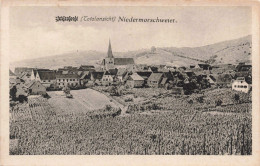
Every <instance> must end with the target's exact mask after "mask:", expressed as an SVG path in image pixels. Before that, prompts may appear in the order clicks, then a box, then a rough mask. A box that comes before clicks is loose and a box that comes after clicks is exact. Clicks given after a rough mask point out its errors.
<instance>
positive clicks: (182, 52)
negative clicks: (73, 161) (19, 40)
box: [10, 35, 252, 69]
mask: <svg viewBox="0 0 260 166" xmlns="http://www.w3.org/2000/svg"><path fill="white" fill-rule="evenodd" d="M112 47H113V46H112ZM251 52H252V36H251V35H250V36H246V37H243V38H239V39H235V40H229V41H224V42H220V43H216V44H211V45H206V46H202V47H194V48H191V47H182V48H177V47H164V48H156V51H154V52H151V49H150V48H149V49H141V50H136V51H129V52H113V54H114V56H115V57H133V58H134V59H135V62H136V63H137V64H166V65H175V66H186V65H189V64H197V63H202V62H209V63H211V64H223V63H238V62H251ZM104 57H106V52H98V51H79V52H71V53H66V54H62V55H54V56H48V57H46V58H38V59H30V60H24V61H20V62H13V63H11V64H10V67H11V68H13V67H18V66H28V67H38V68H53V69H54V68H58V67H62V66H68V65H70V66H80V65H82V64H91V65H95V66H98V65H99V64H100V63H101V60H102V59H103V58H104Z"/></svg>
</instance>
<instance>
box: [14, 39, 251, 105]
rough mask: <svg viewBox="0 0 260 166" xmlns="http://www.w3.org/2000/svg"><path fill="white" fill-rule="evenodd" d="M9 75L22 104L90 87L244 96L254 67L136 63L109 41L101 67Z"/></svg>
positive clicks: (23, 70)
mask: <svg viewBox="0 0 260 166" xmlns="http://www.w3.org/2000/svg"><path fill="white" fill-rule="evenodd" d="M153 49H154V48H153ZM151 51H154V50H151ZM9 76H10V77H9V83H10V100H19V101H23V100H24V99H25V98H26V97H27V96H29V95H46V94H47V91H59V90H64V89H71V90H76V89H84V88H88V87H115V88H116V89H122V88H124V89H133V88H160V89H166V90H168V91H170V92H171V93H172V94H175V95H190V94H192V93H199V92H201V91H202V90H205V89H208V88H211V89H212V88H218V89H219V88H230V89H232V90H234V91H241V92H244V93H248V92H249V91H251V90H252V66H251V64H246V63H239V64H221V65H210V64H206V63H199V64H197V65H189V66H180V67H176V66H167V65H163V64H162V65H145V64H135V62H134V59H133V58H116V57H114V56H113V52H112V47H111V43H110V41H109V46H108V52H107V57H106V58H104V59H103V60H102V62H101V64H100V66H98V67H94V66H93V65H81V66H78V67H73V66H64V67H63V68H58V69H57V70H50V69H39V68H29V67H16V68H15V70H14V72H12V71H11V70H9ZM115 88H114V89H115Z"/></svg>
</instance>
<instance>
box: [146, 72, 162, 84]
mask: <svg viewBox="0 0 260 166" xmlns="http://www.w3.org/2000/svg"><path fill="white" fill-rule="evenodd" d="M162 79H163V73H152V74H151V75H150V77H149V78H148V80H147V84H148V85H149V86H150V87H159V84H160V83H161V81H162Z"/></svg>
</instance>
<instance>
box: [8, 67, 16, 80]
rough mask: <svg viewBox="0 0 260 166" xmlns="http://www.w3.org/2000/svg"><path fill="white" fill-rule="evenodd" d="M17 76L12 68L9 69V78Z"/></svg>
mask: <svg viewBox="0 0 260 166" xmlns="http://www.w3.org/2000/svg"><path fill="white" fill-rule="evenodd" d="M15 78H17V76H16V74H14V73H13V72H12V71H11V70H10V69H9V79H15Z"/></svg>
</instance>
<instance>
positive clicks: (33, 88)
mask: <svg viewBox="0 0 260 166" xmlns="http://www.w3.org/2000/svg"><path fill="white" fill-rule="evenodd" d="M26 86H27V88H28V91H29V94H30V95H45V94H46V88H45V86H43V85H42V84H41V82H40V81H35V80H33V81H31V82H30V83H29V84H28V85H26Z"/></svg>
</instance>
